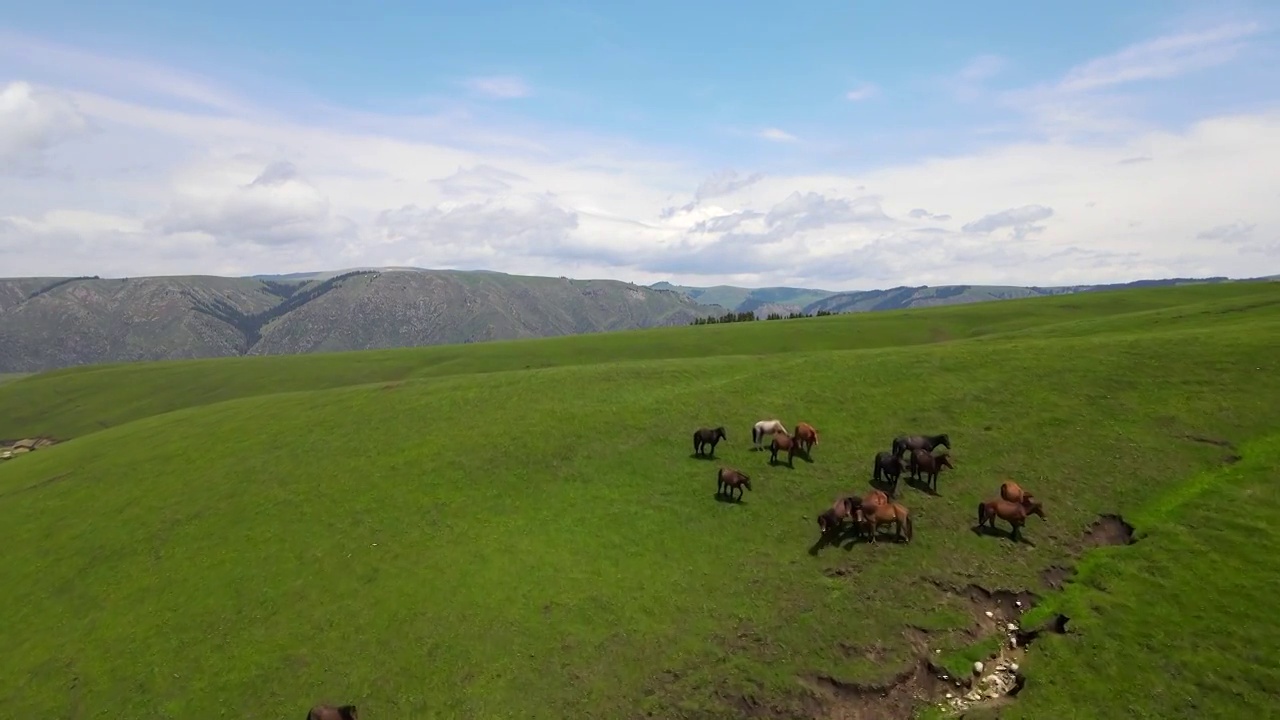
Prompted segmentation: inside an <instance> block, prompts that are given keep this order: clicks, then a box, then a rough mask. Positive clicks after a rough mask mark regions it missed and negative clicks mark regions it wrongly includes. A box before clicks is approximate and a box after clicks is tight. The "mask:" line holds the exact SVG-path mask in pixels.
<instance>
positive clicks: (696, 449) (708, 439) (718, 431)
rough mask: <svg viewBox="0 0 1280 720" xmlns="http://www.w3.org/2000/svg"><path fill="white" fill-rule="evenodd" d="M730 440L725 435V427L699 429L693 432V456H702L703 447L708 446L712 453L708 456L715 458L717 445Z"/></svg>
mask: <svg viewBox="0 0 1280 720" xmlns="http://www.w3.org/2000/svg"><path fill="white" fill-rule="evenodd" d="M728 439H729V438H728V437H727V436H726V435H725V434H724V426H723V425H722V426H720V427H714V428H705V427H704V428H698V429H697V430H694V431H693V454H694V455H701V454H702V447H703V446H704V445H706V446H709V447H710V449H711V452H710V453H709V454H708V455H709V456H715V454H716V443H718V442H720V441H721V440H725V441H727V440H728Z"/></svg>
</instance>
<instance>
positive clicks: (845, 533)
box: [809, 523, 859, 557]
mask: <svg viewBox="0 0 1280 720" xmlns="http://www.w3.org/2000/svg"><path fill="white" fill-rule="evenodd" d="M858 536H859V533H858V527H857V526H856V525H854V524H852V523H845V524H843V525H841V526H840V527H839V528H837V529H836V530H834V531H832V532H827V533H823V534H822V535H820V536H819V537H818V541H817V542H815V543H814V544H813V545H811V546H810V547H809V555H811V556H813V557H817V556H818V553H819V552H821V551H822V549H823V548H826V547H840V546H841V544H842V543H843V542H844V541H845V540H852V541H851V542H850V543H849V544H848V545H845V546H844V550H846V551H848V550H849V548H851V547H853V546H854V545H856V544H857V540H858Z"/></svg>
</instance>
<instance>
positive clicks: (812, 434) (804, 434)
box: [791, 422, 818, 455]
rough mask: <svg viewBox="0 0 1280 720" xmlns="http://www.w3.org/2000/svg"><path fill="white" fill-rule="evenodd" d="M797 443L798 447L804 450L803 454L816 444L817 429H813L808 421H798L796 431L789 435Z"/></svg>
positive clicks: (806, 453) (807, 452)
mask: <svg viewBox="0 0 1280 720" xmlns="http://www.w3.org/2000/svg"><path fill="white" fill-rule="evenodd" d="M791 436H792V437H794V438H795V439H796V442H797V443H799V445H800V449H801V450H804V454H805V455H808V454H809V450H811V449H812V448H813V446H814V445H817V444H818V431H817V430H814V429H813V426H812V425H810V424H809V423H804V422H802V423H798V424H797V425H796V431H795V432H794V433H792V435H791Z"/></svg>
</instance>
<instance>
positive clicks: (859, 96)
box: [844, 83, 880, 102]
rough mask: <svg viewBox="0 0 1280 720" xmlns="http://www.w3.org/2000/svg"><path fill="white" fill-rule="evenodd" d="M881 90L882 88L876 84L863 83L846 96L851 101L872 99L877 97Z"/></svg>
mask: <svg viewBox="0 0 1280 720" xmlns="http://www.w3.org/2000/svg"><path fill="white" fill-rule="evenodd" d="M879 92H880V88H878V87H876V86H875V85H874V84H872V83H862V84H861V85H859V86H858V87H856V88H854V89H852V90H850V91H849V92H847V93H845V94H844V97H845V99H846V100H848V101H850V102H862V101H863V100H870V99H871V98H873V97H875V96H876V95H877V94H878V93H879Z"/></svg>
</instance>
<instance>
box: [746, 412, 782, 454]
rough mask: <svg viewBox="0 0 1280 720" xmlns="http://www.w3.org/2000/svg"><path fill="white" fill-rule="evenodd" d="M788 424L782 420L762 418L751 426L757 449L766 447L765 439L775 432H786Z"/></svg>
mask: <svg viewBox="0 0 1280 720" xmlns="http://www.w3.org/2000/svg"><path fill="white" fill-rule="evenodd" d="M786 431H787V426H786V425H783V424H782V421H781V420H777V419H774V420H761V421H760V422H758V423H756V424H755V426H754V427H752V428H751V442H752V444H753V445H755V446H756V449H757V450H763V449H764V439H765V438H766V437H769V436H770V435H772V434H773V433H778V432H783V433H784V432H786Z"/></svg>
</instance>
